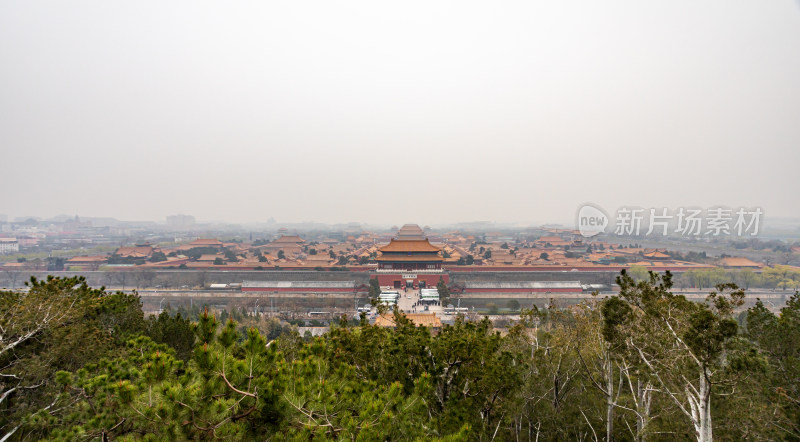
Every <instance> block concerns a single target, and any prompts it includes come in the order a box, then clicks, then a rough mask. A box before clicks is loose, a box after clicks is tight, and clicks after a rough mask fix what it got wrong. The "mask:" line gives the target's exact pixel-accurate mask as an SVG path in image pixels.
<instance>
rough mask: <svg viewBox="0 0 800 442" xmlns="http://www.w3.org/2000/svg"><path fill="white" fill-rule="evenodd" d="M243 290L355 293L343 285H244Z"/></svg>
mask: <svg viewBox="0 0 800 442" xmlns="http://www.w3.org/2000/svg"><path fill="white" fill-rule="evenodd" d="M242 291H243V292H269V293H272V292H279V293H353V292H354V291H360V290H355V289H352V288H341V287H327V288H326V287H313V288H310V287H242Z"/></svg>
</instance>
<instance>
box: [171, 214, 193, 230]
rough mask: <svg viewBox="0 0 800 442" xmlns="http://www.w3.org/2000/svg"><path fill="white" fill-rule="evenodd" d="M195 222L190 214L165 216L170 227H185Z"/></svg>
mask: <svg viewBox="0 0 800 442" xmlns="http://www.w3.org/2000/svg"><path fill="white" fill-rule="evenodd" d="M194 223H195V220H194V217H193V216H192V215H171V216H168V217H167V225H168V226H170V227H177V228H186V227H191V226H193V225H194Z"/></svg>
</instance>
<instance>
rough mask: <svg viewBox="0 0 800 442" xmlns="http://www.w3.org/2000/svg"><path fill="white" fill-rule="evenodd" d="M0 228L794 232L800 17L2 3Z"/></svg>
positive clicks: (760, 2) (490, 6)
mask: <svg viewBox="0 0 800 442" xmlns="http://www.w3.org/2000/svg"><path fill="white" fill-rule="evenodd" d="M0 158H2V171H0V189H2V190H1V191H0V213H6V214H8V215H9V216H11V217H15V216H21V215H39V216H52V215H56V214H60V213H64V214H69V215H74V214H78V215H83V216H113V217H116V218H120V219H129V220H144V219H153V220H161V221H163V219H164V217H165V216H166V215H170V214H175V213H187V214H193V215H195V216H196V217H197V218H198V220H201V221H202V220H211V219H213V220H226V221H235V222H251V221H265V220H267V219H268V218H269V217H270V216H273V217H275V218H276V219H278V220H279V221H285V222H288V221H303V220H316V221H322V222H341V221H363V222H372V223H387V224H401V223H404V222H418V223H420V224H432V225H435V224H439V223H445V222H458V221H473V220H494V221H520V222H544V221H569V220H571V219H573V217H574V215H575V212H576V209H577V207H578V205H579V204H581V203H583V202H593V203H596V204H599V205H600V206H602V207H605V208H607V209H612V210H613V209H614V208H616V207H618V206H621V205H639V206H643V207H662V206H666V207H671V208H677V207H678V206H686V205H697V206H703V207H707V206H711V205H720V204H722V205H729V206H760V207H762V208H763V209H764V210H765V212H766V216H768V217H769V216H800V205H799V204H798V202H800V198H798V190H799V189H800V169H798V164H800V3H798V1H797V0H795V1H790V0H770V1H764V0H752V1H732V0H720V1H676V0H668V1H602V2H598V1H586V2H570V1H548V2H535V1H529V0H526V1H503V2H488V1H482V2H466V1H463V0H459V1H453V2H445V1H430V0H426V1H403V2H385V1H374V0H370V1H363V2H339V1H330V0H325V1H319V2H311V1H300V0H291V1H254V2H243V1H224V2H223V1H215V2H200V1H194V0H193V1H186V2H181V1H173V0H170V1H154V2H147V1H128V2H117V1H108V0H98V1H69V2H65V1H53V2H42V1H28V0H24V1H3V2H2V3H0Z"/></svg>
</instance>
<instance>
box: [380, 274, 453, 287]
mask: <svg viewBox="0 0 800 442" xmlns="http://www.w3.org/2000/svg"><path fill="white" fill-rule="evenodd" d="M416 275H417V277H416V278H414V286H419V281H425V285H427V286H428V287H436V284H437V283H439V278H441V279H443V280H444V282H445V284H447V283H449V282H450V275H448V274H446V273H433V274H421V273H417V274H416ZM373 278H378V284H380V285H381V286H387V285H388V286H394V282H395V281H401V283H402V284H405V283H406V280H405V279H403V274H402V273H389V274H379V275H373Z"/></svg>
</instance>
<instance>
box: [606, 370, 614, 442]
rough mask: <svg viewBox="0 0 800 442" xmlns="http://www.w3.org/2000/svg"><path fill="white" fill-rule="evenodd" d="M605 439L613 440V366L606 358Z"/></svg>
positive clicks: (609, 441) (608, 441)
mask: <svg viewBox="0 0 800 442" xmlns="http://www.w3.org/2000/svg"><path fill="white" fill-rule="evenodd" d="M605 371H606V441H607V442H611V441H612V440H614V366H613V365H612V364H611V357H610V355H609V357H608V358H607V359H606V370H605Z"/></svg>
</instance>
